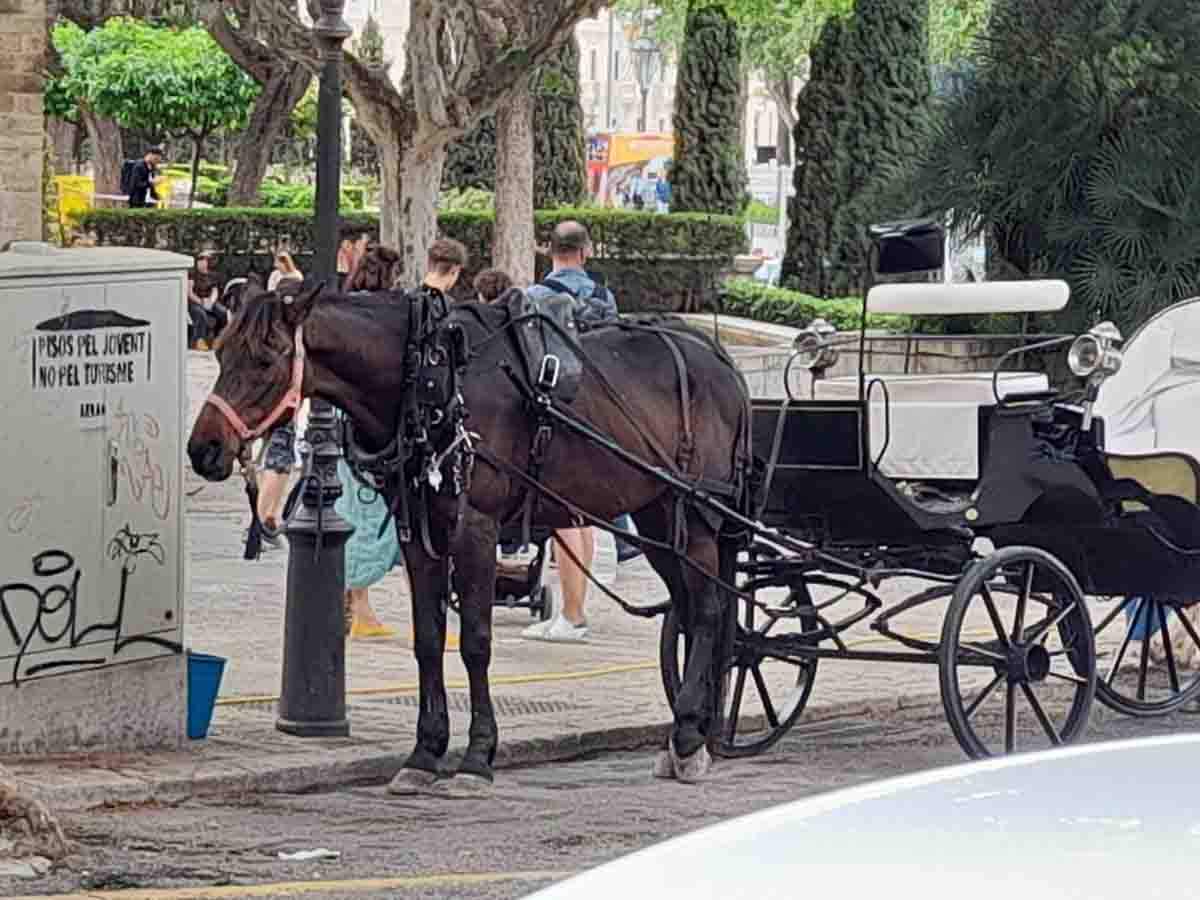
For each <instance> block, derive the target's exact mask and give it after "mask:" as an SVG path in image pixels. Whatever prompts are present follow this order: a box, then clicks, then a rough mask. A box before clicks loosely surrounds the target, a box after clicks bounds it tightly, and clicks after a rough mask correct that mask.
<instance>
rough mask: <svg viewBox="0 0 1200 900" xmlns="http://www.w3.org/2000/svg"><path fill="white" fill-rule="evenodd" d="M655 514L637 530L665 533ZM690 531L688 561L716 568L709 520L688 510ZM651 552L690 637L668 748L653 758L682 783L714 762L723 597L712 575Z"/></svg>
mask: <svg viewBox="0 0 1200 900" xmlns="http://www.w3.org/2000/svg"><path fill="white" fill-rule="evenodd" d="M657 518H658V517H651V518H649V521H647V522H646V525H648V526H649V528H648V529H643V521H642V520H641V519H639V520H638V529H639V530H640V531H643V533H646V534H648V535H653V536H655V537H660V536H662V535H665V534H666V533H667V528H666V527H665V520H664V522H662V523H660V522H658V521H656V519H657ZM655 526H662V527H660V528H655ZM651 529H653V530H651ZM688 534H689V541H688V547H687V557H688V559H689V560H690V561H691V562H692V563H694V564H695V565H697V566H699V567H700V568H701V569H703V570H704V571H708V572H717V571H718V570H719V561H720V558H721V554H720V553H719V552H718V544H717V539H716V535H714V534H713V532H712V530H711V529H710V528H709V526H708V524H707V523H706V522H704V521H703V520H702V519H701V518H700V517H699V516H697V515H695V514H689V515H688ZM648 556H649V558H650V562H651V565H653V566H654V568H655V570H656V571H658V572H659V574H660V575H661V576H662V578H663V580H664V581H665V582H666V583H667V587H668V590H670V592H671V602H672V603H673V604H674V605H675V607H676V609H677V611H678V614H679V618H680V622H681V625H682V628H683V631H684V632H685V634H686V635H687V658H686V660H685V661H684V670H683V683H682V684H681V685H680V689H679V692H678V694H677V696H676V698H675V708H674V710H673V713H674V719H675V722H674V726H673V728H672V731H671V737H670V741H669V743H668V746H667V748H666V751H665V752H664V753H663V754H660V755H659V757H658V759H656V761H655V766H654V774H655V775H656V776H658V777H668V772H669V773H671V774H673V775H674V777H675V778H676V779H678V780H679V781H683V782H687V783H691V782H696V781H700V780H701V779H702V778H703V777H704V776H705V775H706V774H707V773H708V770H709V768H710V766H711V762H712V757H711V755H710V753H709V748H708V745H709V744H710V743H711V742H713V741H714V740H715V739H716V738H717V737H718V735H717V734H716V730H717V729H718V728H719V720H720V717H719V715H718V714H717V710H718V700H717V696H718V689H719V686H720V678H719V675H720V671H721V669H722V667H723V662H724V660H723V654H724V652H725V642H724V641H723V640H722V636H723V627H724V623H725V616H724V610H723V604H722V596H721V593H720V592H719V591H718V590H717V587H716V585H715V584H714V583H713V582H712V581H711V580H710V579H709V578H707V577H705V576H704V575H703V574H701V572H697V571H696V570H695V569H693V568H692V567H691V566H687V565H684V564H683V563H682V562H681V561H680V560H678V559H676V558H675V557H674V556H672V555H671V554H665V553H653V554H648Z"/></svg>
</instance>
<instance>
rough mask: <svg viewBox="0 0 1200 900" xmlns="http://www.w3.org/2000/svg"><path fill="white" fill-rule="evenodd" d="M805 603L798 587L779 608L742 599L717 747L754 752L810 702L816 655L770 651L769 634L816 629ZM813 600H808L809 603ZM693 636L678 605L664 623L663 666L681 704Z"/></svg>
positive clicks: (735, 753) (671, 697)
mask: <svg viewBox="0 0 1200 900" xmlns="http://www.w3.org/2000/svg"><path fill="white" fill-rule="evenodd" d="M802 602H803V600H802V597H801V595H800V594H799V592H795V591H793V592H792V593H791V594H790V595H789V596H788V598H787V600H786V601H785V602H784V604H783V606H782V607H780V608H779V609H778V610H762V609H759V608H757V607H755V606H754V605H753V604H750V603H747V602H746V601H744V600H740V599H739V600H738V601H737V623H736V632H735V634H734V635H733V647H732V652H731V654H730V658H729V660H728V661H727V663H726V665H725V667H724V675H723V678H722V681H723V685H722V690H721V695H722V698H723V699H722V714H723V715H722V729H721V739H720V741H719V742H718V743H717V745H716V747H715V750H716V752H717V753H718V754H719V755H720V756H724V757H727V758H733V757H739V756H753V755H754V754H756V753H761V752H762V751H764V750H766V749H767V748H769V747H770V746H771V745H773V744H774V743H775V742H776V741H778V740H779V739H780V738H781V737H783V735H784V734H786V733H787V731H788V729H790V728H791V727H792V726H793V725H795V724H796V720H797V719H799V718H800V715H801V714H802V713H803V712H804V707H805V706H806V705H807V703H808V697H809V694H811V693H812V687H813V680H814V679H815V677H816V674H817V660H816V659H795V658H786V659H785V658H783V657H782V656H767V655H766V654H765V653H764V648H763V646H762V642H763V639H764V638H771V637H781V636H783V635H785V634H792V635H794V634H798V633H799V632H801V631H814V630H815V629H816V628H817V620H816V618H815V616H813V615H811V614H802V613H800V612H798V608H799V607H798V605H799V604H801V603H802ZM805 605H807V604H805ZM687 649H688V641H687V639H686V638H685V636H684V635H683V634H682V631H681V629H680V627H679V617H678V615H677V613H676V611H675V610H671V611H670V612H668V613H667V615H666V619H665V621H664V622H663V629H662V638H661V646H660V657H659V660H660V666H661V668H662V678H663V686H664V687H665V688H666V692H667V700H668V701H669V702H670V704H671V706H672V707H674V705H675V697H676V695H677V694H678V692H679V685H680V682H681V681H682V675H683V665H684V660H685V659H686V656H687Z"/></svg>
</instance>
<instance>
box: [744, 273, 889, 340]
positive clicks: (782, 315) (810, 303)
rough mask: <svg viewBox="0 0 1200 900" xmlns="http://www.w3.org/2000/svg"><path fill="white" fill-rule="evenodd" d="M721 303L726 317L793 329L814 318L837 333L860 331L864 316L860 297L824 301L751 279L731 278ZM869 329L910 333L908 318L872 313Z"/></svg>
mask: <svg viewBox="0 0 1200 900" xmlns="http://www.w3.org/2000/svg"><path fill="white" fill-rule="evenodd" d="M721 302H722V306H721V311H722V312H724V313H725V314H727V315H731V316H742V317H743V318H746V319H755V320H757V321H759V322H773V323H775V324H778V325H790V326H791V327H793V328H803V327H804V326H806V325H807V324H808V323H809V322H811V321H812V320H813V319H824V320H825V321H827V322H829V323H830V324H831V325H833V326H834V327H835V328H837V330H838V331H857V330H858V328H859V323H860V319H861V315H862V300H860V299H859V298H857V297H845V298H841V299H836V300H822V299H820V298H819V297H812V296H810V295H808V294H801V293H800V292H799V291H789V290H787V289H786V288H777V287H771V286H770V285H765V284H762V283H761V282H758V281H755V280H754V279H752V278H731V279H730V280H729V281H727V282H725V284H724V285H723V286H722V288H721ZM867 328H869V329H881V330H885V331H908V330H909V318H908V317H907V316H894V315H880V314H877V313H871V314H870V315H868V316H867Z"/></svg>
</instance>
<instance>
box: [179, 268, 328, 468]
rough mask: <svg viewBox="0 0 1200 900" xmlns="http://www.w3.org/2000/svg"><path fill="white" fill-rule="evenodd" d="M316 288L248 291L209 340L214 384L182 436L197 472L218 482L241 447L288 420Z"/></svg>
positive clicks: (299, 390) (297, 394)
mask: <svg viewBox="0 0 1200 900" xmlns="http://www.w3.org/2000/svg"><path fill="white" fill-rule="evenodd" d="M322 287H323V285H317V286H315V287H310V288H303V289H301V290H300V291H299V292H296V291H295V289H293V290H292V291H290V292H289V291H288V289H287V288H286V287H285V288H283V289H281V290H279V291H276V292H261V293H256V292H253V291H249V292H248V296H247V297H246V299H245V301H244V305H243V307H242V310H241V312H240V313H239V314H238V315H237V317H236V318H234V320H233V321H232V322H230V323H229V325H228V326H227V327H226V329H225V333H224V334H222V336H221V338H220V340H219V341H218V342H217V345H216V348H215V352H216V358H217V364H218V365H219V367H220V370H219V374H218V376H217V381H216V384H214V385H213V389H212V393H211V394H210V395H209V396H208V399H207V400H205V402H204V406H203V407H202V408H201V409H200V414H199V416H198V417H197V418H196V422H195V424H194V425H193V426H192V433H191V437H190V438H189V439H188V447H187V450H188V457H189V459H191V462H192V468H193V469H194V470H195V472H196V474H197V475H200V476H201V477H203V478H207V479H208V480H209V481H224V480H225V479H226V478H228V477H229V476H230V474H231V473H232V472H233V464H234V462H235V461H236V460H237V459H238V457H239V455H240V454H241V451H242V447H243V445H244V444H245V443H247V442H250V441H254V440H255V439H257V438H259V437H262V436H263V435H264V434H266V433H268V432H269V431H270V430H271V429H272V428H274V427H277V426H279V425H283V424H285V423H286V422H288V421H290V419H291V418H292V416H294V415H295V412H296V409H297V408H298V407H299V405H300V401H301V397H302V395H303V393H304V380H305V347H304V322H305V320H306V319H307V318H308V316H309V314H310V313H311V312H312V309H313V306H314V305H315V303H316V301H317V297H318V296H319V295H320V293H321V289H322Z"/></svg>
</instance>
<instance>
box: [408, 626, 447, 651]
mask: <svg viewBox="0 0 1200 900" xmlns="http://www.w3.org/2000/svg"><path fill="white" fill-rule="evenodd" d="M408 645H409V646H410V647H415V646H416V645H417V638H416V635H414V634H413V630H412V629H411V628H410V629H408ZM457 649H458V635H457V634H453V633H452V632H449V631H447V632H446V651H445V652H447V653H449V652H450V651H451V650H457Z"/></svg>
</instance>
